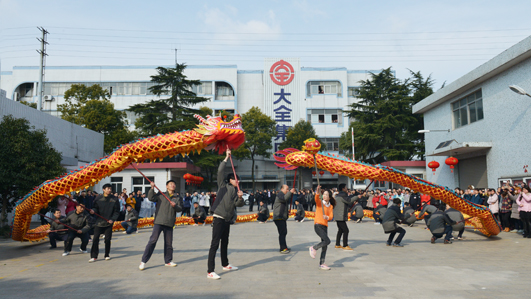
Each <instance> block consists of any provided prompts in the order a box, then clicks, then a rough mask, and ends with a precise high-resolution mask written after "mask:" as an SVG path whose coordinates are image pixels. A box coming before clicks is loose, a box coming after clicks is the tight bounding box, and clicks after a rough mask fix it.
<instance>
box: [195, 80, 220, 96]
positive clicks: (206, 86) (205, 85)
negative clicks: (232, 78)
mask: <svg viewBox="0 0 531 299" xmlns="http://www.w3.org/2000/svg"><path fill="white" fill-rule="evenodd" d="M192 92H194V93H195V94H212V82H201V84H198V85H194V86H193V87H192ZM224 92H225V91H224Z"/></svg>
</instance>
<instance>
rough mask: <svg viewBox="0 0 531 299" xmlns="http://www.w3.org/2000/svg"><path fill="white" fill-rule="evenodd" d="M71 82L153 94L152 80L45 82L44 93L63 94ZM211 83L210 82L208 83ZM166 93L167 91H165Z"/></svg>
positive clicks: (125, 92) (114, 92)
mask: <svg viewBox="0 0 531 299" xmlns="http://www.w3.org/2000/svg"><path fill="white" fill-rule="evenodd" d="M72 84H83V85H85V86H87V87H89V86H92V85H95V84H98V85H100V86H101V87H102V88H103V89H105V90H107V91H109V93H110V94H111V96H116V95H153V93H151V92H150V91H149V90H148V89H149V88H150V87H151V86H153V85H154V83H153V82H76V83H56V82H54V83H45V84H44V94H45V95H52V96H64V94H65V92H66V91H67V90H68V89H70V87H72ZM210 85H212V83H211V84H210ZM167 94H168V93H167Z"/></svg>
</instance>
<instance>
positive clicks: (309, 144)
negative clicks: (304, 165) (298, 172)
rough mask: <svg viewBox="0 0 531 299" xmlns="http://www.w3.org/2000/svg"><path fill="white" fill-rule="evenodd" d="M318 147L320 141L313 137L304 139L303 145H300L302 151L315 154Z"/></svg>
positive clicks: (319, 146)
mask: <svg viewBox="0 0 531 299" xmlns="http://www.w3.org/2000/svg"><path fill="white" fill-rule="evenodd" d="M320 149H321V143H320V142H319V140H316V139H314V138H310V139H306V140H304V145H303V146H302V150H303V151H305V152H307V153H310V154H312V155H315V154H317V152H319V150H320Z"/></svg>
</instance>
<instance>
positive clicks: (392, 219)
mask: <svg viewBox="0 0 531 299" xmlns="http://www.w3.org/2000/svg"><path fill="white" fill-rule="evenodd" d="M401 203H402V201H401V200H400V198H395V199H393V205H391V206H390V207H389V208H388V209H387V210H386V211H385V214H384V215H383V217H382V227H383V229H384V232H385V233H386V234H389V238H388V239H387V246H391V244H392V245H393V246H394V247H404V246H403V245H402V244H401V242H402V238H404V236H405V235H406V230H405V229H403V228H401V227H400V226H398V223H400V222H401V221H403V220H404V215H403V214H402V212H401V211H400V204H401ZM396 233H398V238H396V240H395V242H394V243H393V239H394V237H395V235H396Z"/></svg>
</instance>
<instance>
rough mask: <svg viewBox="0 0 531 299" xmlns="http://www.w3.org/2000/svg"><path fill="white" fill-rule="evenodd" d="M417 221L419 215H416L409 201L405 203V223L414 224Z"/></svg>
mask: <svg viewBox="0 0 531 299" xmlns="http://www.w3.org/2000/svg"><path fill="white" fill-rule="evenodd" d="M416 221H417V216H415V210H413V208H412V207H411V205H410V204H409V202H406V203H404V222H403V223H404V224H407V225H409V226H413V224H415V222H416Z"/></svg>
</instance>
